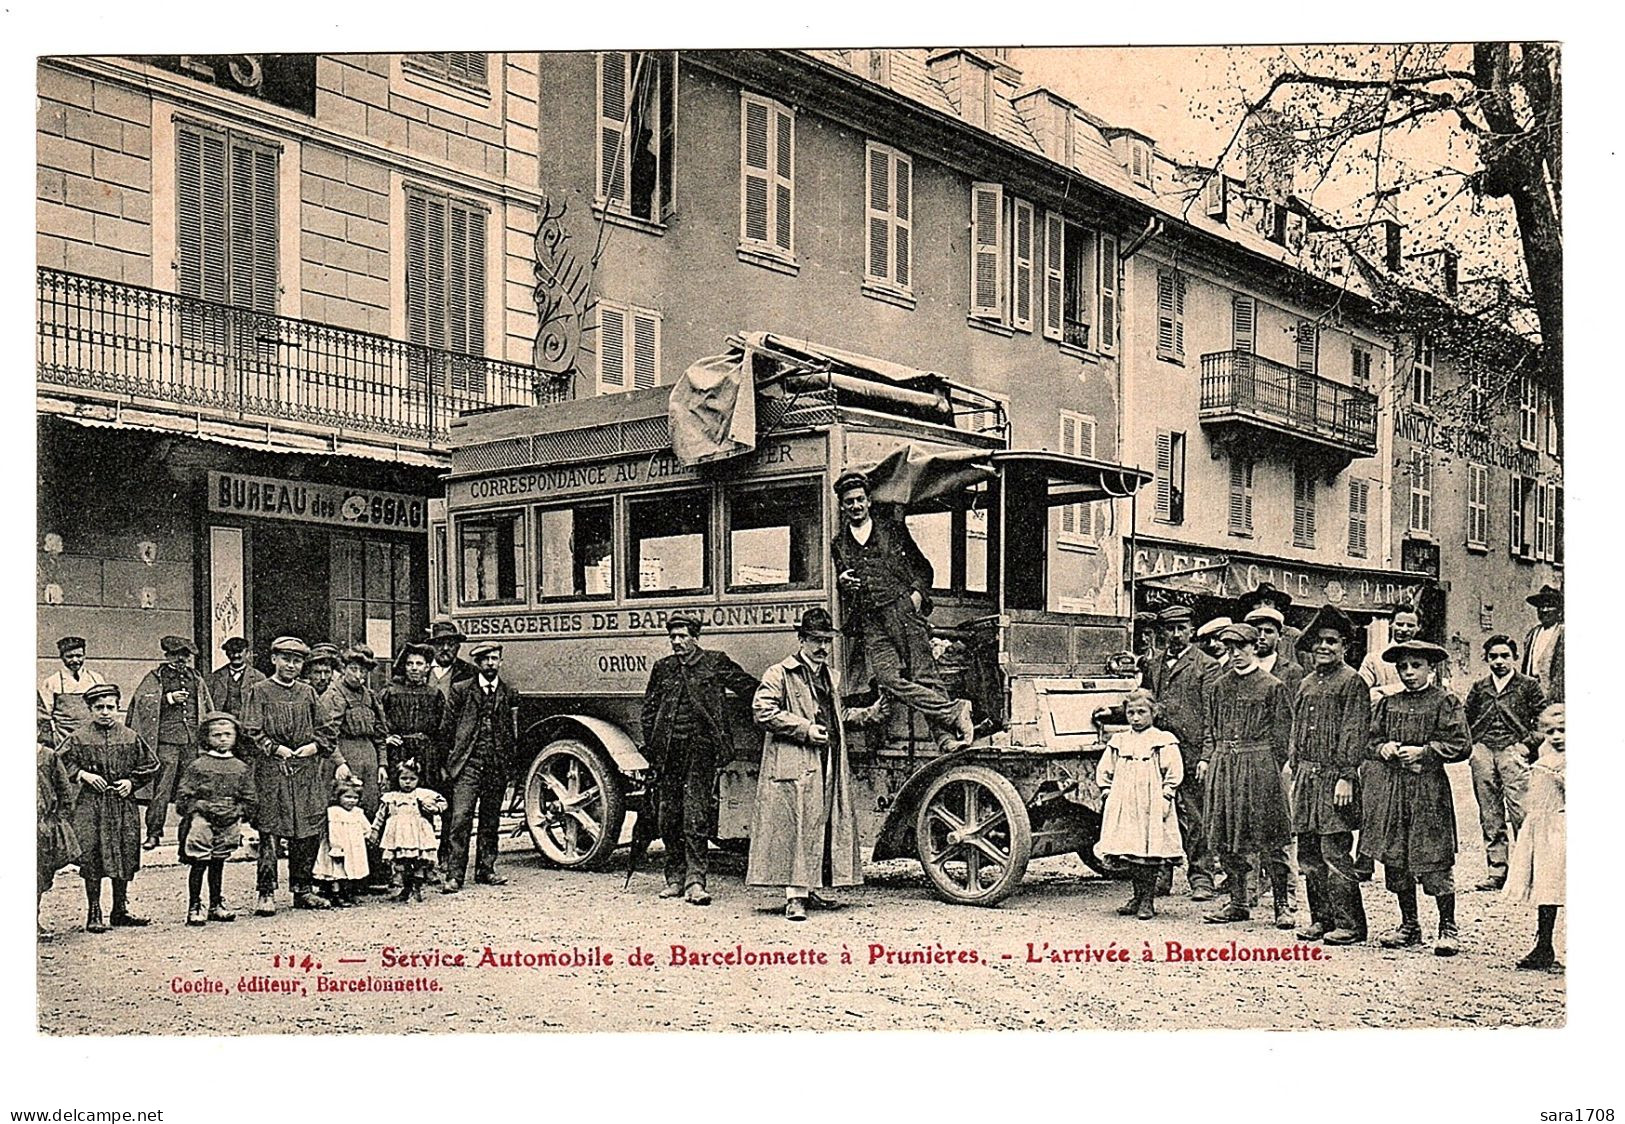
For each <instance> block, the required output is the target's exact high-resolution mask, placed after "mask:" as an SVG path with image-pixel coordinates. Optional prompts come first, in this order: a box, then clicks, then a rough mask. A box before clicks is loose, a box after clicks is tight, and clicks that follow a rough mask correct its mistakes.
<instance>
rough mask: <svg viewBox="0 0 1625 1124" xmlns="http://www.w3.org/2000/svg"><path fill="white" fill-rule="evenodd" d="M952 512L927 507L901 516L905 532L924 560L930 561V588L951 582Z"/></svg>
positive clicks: (943, 585) (948, 584)
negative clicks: (904, 524) (906, 529)
mask: <svg viewBox="0 0 1625 1124" xmlns="http://www.w3.org/2000/svg"><path fill="white" fill-rule="evenodd" d="M953 521H954V518H953V516H952V515H951V514H950V513H948V512H946V511H928V512H924V513H922V514H919V515H910V516H907V517H906V518H905V519H904V522H905V523H907V524H908V533H909V534H911V535H913V536H914V542H915V544H916V545H917V546H918V547H919V548H920V553H921V554H923V555H925V558H926V561H928V562H930V563H931V588H932V589H952V588H953V584H954V553H953V552H954V533H953Z"/></svg>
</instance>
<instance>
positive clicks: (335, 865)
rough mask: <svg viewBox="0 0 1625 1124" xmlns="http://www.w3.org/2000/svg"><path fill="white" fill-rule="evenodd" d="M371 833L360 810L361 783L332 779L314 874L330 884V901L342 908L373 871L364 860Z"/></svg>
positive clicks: (352, 903)
mask: <svg viewBox="0 0 1625 1124" xmlns="http://www.w3.org/2000/svg"><path fill="white" fill-rule="evenodd" d="M371 834H372V833H371V831H370V829H369V828H368V826H367V813H365V812H363V811H362V810H361V787H360V786H359V785H357V784H354V783H352V782H350V781H339V782H337V783H335V784H334V786H333V802H332V803H331V804H330V805H328V808H327V833H326V834H325V835H323V836H322V845H321V849H320V850H318V851H317V852H316V867H315V870H314V874H315V876H316V877H317V878H321V879H325V880H326V881H327V882H328V884H329V885H330V886H331V887H332V890H333V893H332V894H331V897H332V899H333V904H334V905H335V906H338V907H339V908H341V909H343V908H345V907H347V906H352V905H355V895H356V890H357V889H358V888H359V887H360V885H361V883H362V882H363V881H364V880H365V879H366V877H367V875H368V874H370V873H371V872H372V866H371V864H369V863H368V862H367V840H368V839H369V838H370V837H371Z"/></svg>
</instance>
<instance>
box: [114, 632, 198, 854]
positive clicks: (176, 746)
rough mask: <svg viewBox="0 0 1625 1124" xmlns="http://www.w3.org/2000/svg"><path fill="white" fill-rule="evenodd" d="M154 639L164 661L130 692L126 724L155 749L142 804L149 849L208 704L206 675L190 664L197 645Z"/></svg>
mask: <svg viewBox="0 0 1625 1124" xmlns="http://www.w3.org/2000/svg"><path fill="white" fill-rule="evenodd" d="M158 643H159V645H160V646H161V647H162V648H163V650H164V662H163V663H161V664H159V665H158V666H157V667H155V668H153V669H152V670H151V671H149V672H147V674H146V676H145V677H144V678H143V679H142V680H141V682H140V684H138V685H137V686H136V689H135V694H134V695H131V696H130V716H129V717H130V728H131V729H132V730H134V731H135V732H136V733H137V734H138V735H140V737H141V740H142V741H144V742H146V743H147V744H148V745H150V746H152V747H153V748H154V749H155V750H156V751H157V753H158V774H157V776H156V777H154V779H153V782H152V793H151V800H150V802H149V803H148V804H147V840H146V842H145V843H143V844H141V846H142V847H143V849H145V850H148V851H150V850H152V849H153V848H154V847H156V846H158V844H159V843H161V842H162V841H163V838H164V821H165V820H167V819H168V817H169V806H170V805H171V804H172V803H174V801H175V792H176V790H177V789H178V788H179V787H180V783H181V773H182V772H184V771H185V769H186V766H187V765H189V764H191V763H192V758H194V757H196V756H197V753H198V748H197V747H198V738H197V732H198V726H199V725H200V723H201V721H202V718H203V716H204V715H205V714H208V713H209V712H210V711H212V710H214V699H213V697H212V696H211V695H210V694H209V684H208V681H207V680H205V679H204V678H203V675H202V673H201V672H199V671H198V670H197V668H195V667H193V666H192V657H193V656H194V655H196V654H197V649H196V648H194V647H193V646H192V642H191V641H190V640H188V639H186V637H184V636H166V637H164V638H163V639H162V640H160V641H159V642H158Z"/></svg>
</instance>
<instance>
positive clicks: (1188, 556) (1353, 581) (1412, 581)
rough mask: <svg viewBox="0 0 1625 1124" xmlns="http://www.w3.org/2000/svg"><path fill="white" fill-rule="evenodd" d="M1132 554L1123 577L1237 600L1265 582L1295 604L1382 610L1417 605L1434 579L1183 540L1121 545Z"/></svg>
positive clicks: (1176, 589)
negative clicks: (1188, 542) (1209, 546)
mask: <svg viewBox="0 0 1625 1124" xmlns="http://www.w3.org/2000/svg"><path fill="white" fill-rule="evenodd" d="M1123 547H1124V552H1125V553H1126V554H1128V558H1127V560H1126V563H1125V566H1124V570H1123V573H1124V580H1125V581H1127V580H1129V576H1130V574H1132V576H1133V580H1134V581H1135V582H1136V583H1137V584H1139V585H1143V586H1151V587H1153V588H1161V589H1167V590H1171V591H1174V592H1178V593H1186V594H1194V595H1197V596H1202V597H1216V598H1223V599H1234V598H1238V597H1240V596H1241V595H1242V594H1243V593H1246V592H1248V591H1249V590H1252V589H1256V588H1257V587H1258V585H1259V583H1261V582H1271V583H1273V584H1274V585H1275V587H1276V588H1277V589H1281V590H1284V591H1285V592H1286V593H1288V594H1290V595H1291V597H1292V604H1293V605H1294V606H1303V607H1306V608H1319V607H1320V606H1322V605H1336V606H1337V607H1338V608H1340V609H1344V610H1353V611H1356V612H1368V613H1379V612H1383V611H1384V610H1386V609H1388V608H1391V607H1392V606H1394V605H1396V604H1399V603H1401V602H1406V603H1415V601H1416V600H1417V599H1418V598H1419V597H1420V596H1421V593H1422V591H1423V590H1424V589H1426V588H1427V587H1428V586H1430V585H1432V584H1433V580H1432V579H1431V578H1429V577H1427V576H1426V575H1425V574H1406V573H1400V572H1398V571H1394V570H1365V569H1354V568H1352V567H1342V566H1315V565H1309V564H1306V563H1303V562H1299V561H1297V560H1296V559H1287V558H1271V557H1268V556H1266V555H1249V554H1240V553H1235V552H1230V551H1217V550H1212V549H1209V548H1205V547H1197V546H1188V545H1185V544H1183V543H1170V542H1162V541H1159V540H1156V539H1144V538H1141V539H1138V540H1137V541H1135V542H1134V543H1133V544H1132V549H1131V547H1130V544H1129V543H1127V542H1125V543H1124V544H1123Z"/></svg>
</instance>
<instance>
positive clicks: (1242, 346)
mask: <svg viewBox="0 0 1625 1124" xmlns="http://www.w3.org/2000/svg"><path fill="white" fill-rule="evenodd" d="M1230 349H1231V350H1232V351H1241V352H1246V353H1247V354H1248V355H1251V354H1253V353H1254V352H1255V351H1257V350H1258V302H1257V301H1255V300H1254V299H1253V298H1252V297H1249V296H1247V295H1246V294H1245V293H1236V294H1234V295H1233V296H1231V298H1230Z"/></svg>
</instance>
